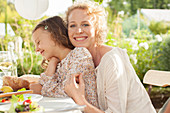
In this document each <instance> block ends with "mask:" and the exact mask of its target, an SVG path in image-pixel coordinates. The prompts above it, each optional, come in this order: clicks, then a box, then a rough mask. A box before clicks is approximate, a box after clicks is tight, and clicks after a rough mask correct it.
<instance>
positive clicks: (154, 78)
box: [143, 70, 170, 113]
mask: <svg viewBox="0 0 170 113" xmlns="http://www.w3.org/2000/svg"><path fill="white" fill-rule="evenodd" d="M143 83H145V84H149V89H148V94H149V95H150V93H151V89H152V85H155V86H161V87H166V86H170V71H158V70H149V71H147V72H146V74H145V76H144V78H143ZM169 101H170V97H169V99H168V100H167V101H166V103H165V104H164V105H163V107H162V108H161V109H160V110H159V112H158V113H164V111H165V109H166V106H167V105H168V102H169Z"/></svg>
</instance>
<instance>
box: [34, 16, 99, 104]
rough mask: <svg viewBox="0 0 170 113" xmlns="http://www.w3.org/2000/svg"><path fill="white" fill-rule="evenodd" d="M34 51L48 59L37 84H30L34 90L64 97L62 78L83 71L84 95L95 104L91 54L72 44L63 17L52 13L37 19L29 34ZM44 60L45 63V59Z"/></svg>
mask: <svg viewBox="0 0 170 113" xmlns="http://www.w3.org/2000/svg"><path fill="white" fill-rule="evenodd" d="M32 39H33V42H34V44H35V46H36V52H39V53H40V54H41V55H42V56H43V57H44V58H45V59H46V60H47V61H48V62H47V65H46V67H47V68H46V70H45V72H44V73H42V74H41V78H40V81H39V84H33V85H31V89H33V90H34V91H35V93H40V92H41V94H42V95H43V96H49V97H67V95H66V93H65V92H64V86H65V81H66V80H67V79H69V78H70V75H71V74H74V73H82V74H81V76H80V77H82V79H84V81H85V89H86V90H85V98H86V99H87V100H88V102H90V103H91V104H93V105H94V106H96V107H97V106H98V103H97V93H96V76H95V70H94V64H93V61H92V57H91V55H90V53H89V52H88V50H87V49H86V48H82V47H81V48H77V47H76V48H74V47H73V45H72V44H71V42H70V41H69V39H68V30H67V27H66V24H65V23H64V21H63V20H62V18H60V17H58V16H55V17H51V18H48V19H46V20H43V21H42V22H40V23H39V24H38V25H37V26H36V27H35V29H34V30H33V34H32ZM45 64H46V63H45Z"/></svg>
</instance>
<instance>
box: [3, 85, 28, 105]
mask: <svg viewBox="0 0 170 113" xmlns="http://www.w3.org/2000/svg"><path fill="white" fill-rule="evenodd" d="M2 88H3V89H5V88H6V87H5V86H3V87H2ZM2 88H1V89H2ZM7 88H9V86H8V87H7ZM20 91H26V89H25V88H22V89H19V90H18V91H17V92H20ZM16 97H17V102H21V101H24V96H23V94H20V95H16ZM10 100H11V96H8V97H1V98H0V102H2V103H9V102H10Z"/></svg>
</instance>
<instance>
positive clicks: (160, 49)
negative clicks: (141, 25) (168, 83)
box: [106, 29, 170, 81]
mask: <svg viewBox="0 0 170 113" xmlns="http://www.w3.org/2000/svg"><path fill="white" fill-rule="evenodd" d="M162 40H163V41H162ZM106 44H107V45H109V46H113V47H120V48H123V49H126V50H127V53H128V55H129V58H130V60H131V63H132V65H133V67H134V69H135V71H136V73H137V75H138V76H139V78H140V80H141V81H142V80H143V77H144V75H145V73H146V72H147V71H148V70H150V69H158V70H170V56H169V54H170V34H166V35H161V36H160V35H156V36H154V35H152V34H150V32H149V31H147V30H138V29H137V30H135V31H134V33H133V34H132V35H131V36H130V37H127V36H126V35H124V36H121V38H117V37H114V33H113V32H109V33H108V36H107V41H106Z"/></svg>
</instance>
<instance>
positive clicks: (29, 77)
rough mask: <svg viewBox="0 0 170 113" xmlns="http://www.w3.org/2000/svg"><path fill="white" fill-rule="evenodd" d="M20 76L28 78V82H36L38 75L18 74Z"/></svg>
mask: <svg viewBox="0 0 170 113" xmlns="http://www.w3.org/2000/svg"><path fill="white" fill-rule="evenodd" d="M20 78H23V79H25V80H28V81H29V82H30V83H38V81H39V79H40V76H39V75H23V76H20Z"/></svg>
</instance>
